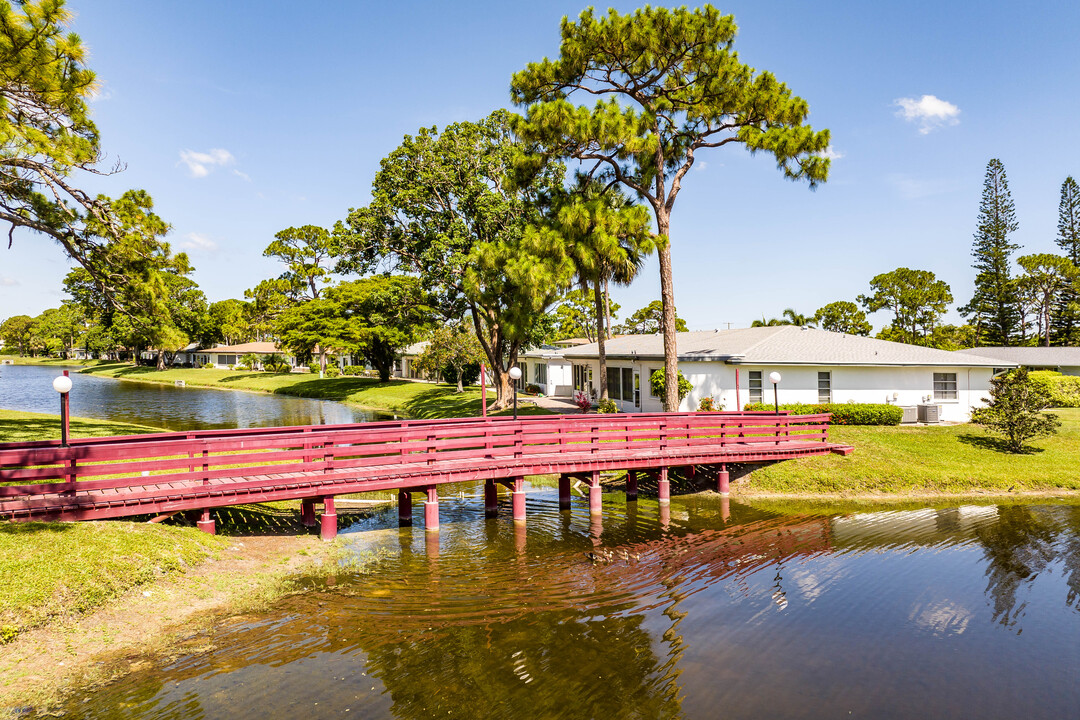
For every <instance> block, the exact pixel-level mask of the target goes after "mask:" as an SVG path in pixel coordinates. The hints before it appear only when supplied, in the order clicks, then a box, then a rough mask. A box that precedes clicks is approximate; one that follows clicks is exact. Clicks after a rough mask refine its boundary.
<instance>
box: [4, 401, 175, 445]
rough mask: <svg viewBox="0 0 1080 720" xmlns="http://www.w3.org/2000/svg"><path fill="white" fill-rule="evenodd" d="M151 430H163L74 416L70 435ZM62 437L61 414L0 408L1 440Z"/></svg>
mask: <svg viewBox="0 0 1080 720" xmlns="http://www.w3.org/2000/svg"><path fill="white" fill-rule="evenodd" d="M149 432H161V429H160V428H152V427H146V426H145V425H132V424H130V423H122V422H112V421H110V420H91V419H89V418H71V437H73V438H79V437H104V436H106V435H141V434H143V433H149ZM59 438H60V416H59V415H45V414H43V413H31V412H20V411H18V410H3V409H0V442H29V441H33V440H58V439H59Z"/></svg>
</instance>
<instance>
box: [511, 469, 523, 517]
mask: <svg viewBox="0 0 1080 720" xmlns="http://www.w3.org/2000/svg"><path fill="white" fill-rule="evenodd" d="M513 497H514V522H515V523H523V522H525V478H523V477H516V478H514V492H513Z"/></svg>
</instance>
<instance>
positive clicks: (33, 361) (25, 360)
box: [0, 355, 112, 367]
mask: <svg viewBox="0 0 1080 720" xmlns="http://www.w3.org/2000/svg"><path fill="white" fill-rule="evenodd" d="M8 360H10V361H12V362H14V363H15V364H16V365H57V366H72V365H77V366H81V367H93V366H94V365H109V364H112V361H110V360H61V359H60V358H54V357H23V356H19V355H0V362H6V361H8Z"/></svg>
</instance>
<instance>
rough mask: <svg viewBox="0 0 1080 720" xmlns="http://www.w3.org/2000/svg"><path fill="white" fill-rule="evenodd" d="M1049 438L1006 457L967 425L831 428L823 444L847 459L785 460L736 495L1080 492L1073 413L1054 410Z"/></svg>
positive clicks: (758, 473)
mask: <svg viewBox="0 0 1080 720" xmlns="http://www.w3.org/2000/svg"><path fill="white" fill-rule="evenodd" d="M1054 412H1055V413H1056V414H1057V415H1058V416H1059V417H1060V418H1061V421H1062V426H1061V430H1060V432H1059V433H1058V434H1057V435H1056V436H1053V437H1049V438H1042V439H1039V440H1035V441H1033V442H1031V443H1030V447H1029V448H1028V450H1027V452H1025V453H1024V454H1020V455H1013V454H1011V453H1008V452H1006V451H1005V449H1004V444H1003V443H1002V442H1001V441H1000V440H998V439H997V438H996V437H995V436H992V435H989V434H988V433H986V432H985V431H983V430H982V429H981V428H979V427H977V426H974V425H952V426H942V427H933V426H931V427H902V426H901V427H856V426H834V427H832V428H830V429H829V438H830V439H831V440H835V441H837V442H844V443H848V444H850V445H853V446H854V447H855V452H854V453H853V454H852V455H849V456H847V457H841V456H838V455H832V456H828V457H815V458H806V459H803V460H789V461H787V462H782V463H778V464H776V465H771V466H769V467H764V468H761V469H759V470H755V471H754V472H753V473H751V474H750V475H749V476H748V477H745V478H743V479H742V480H741V481H740V482H739V484H738V485H737V486H736V487H737V488H738V491H739V492H760V493H805V494H821V493H838V494H843V495H858V494H868V495H874V494H880V493H898V494H905V495H910V494H917V493H955V494H964V493H978V492H1021V491H1053V490H1080V409H1075V408H1073V409H1061V410H1056V411H1054Z"/></svg>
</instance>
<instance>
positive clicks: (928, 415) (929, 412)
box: [919, 405, 941, 423]
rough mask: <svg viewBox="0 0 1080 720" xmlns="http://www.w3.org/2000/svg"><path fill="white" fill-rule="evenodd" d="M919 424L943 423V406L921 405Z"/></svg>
mask: <svg viewBox="0 0 1080 720" xmlns="http://www.w3.org/2000/svg"><path fill="white" fill-rule="evenodd" d="M919 422H921V423H936V422H941V406H940V405H920V406H919Z"/></svg>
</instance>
